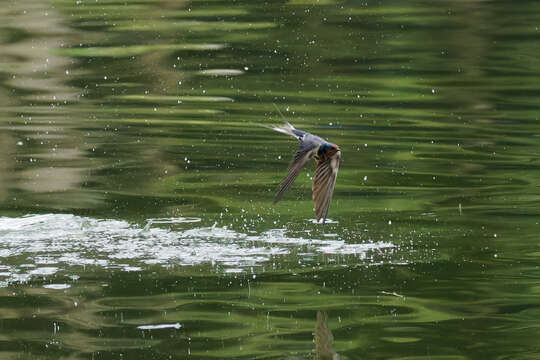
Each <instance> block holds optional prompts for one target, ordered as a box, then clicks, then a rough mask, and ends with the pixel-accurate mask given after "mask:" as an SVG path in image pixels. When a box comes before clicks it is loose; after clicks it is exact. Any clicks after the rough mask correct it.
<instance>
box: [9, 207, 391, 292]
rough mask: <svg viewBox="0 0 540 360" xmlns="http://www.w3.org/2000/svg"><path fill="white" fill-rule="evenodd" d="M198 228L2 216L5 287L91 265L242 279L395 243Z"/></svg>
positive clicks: (186, 223)
mask: <svg viewBox="0 0 540 360" xmlns="http://www.w3.org/2000/svg"><path fill="white" fill-rule="evenodd" d="M200 221H201V219H198V218H158V219H149V220H148V221H147V224H146V226H144V227H140V226H138V225H136V224H131V223H129V222H127V221H122V220H113V219H95V218H90V217H81V216H75V215H71V214H45V215H27V216H23V217H18V218H10V217H0V286H6V284H8V283H10V282H25V281H28V280H30V279H31V278H36V277H46V276H52V275H55V274H57V273H58V272H60V271H67V272H68V273H69V274H71V275H70V276H73V273H78V272H79V271H84V267H85V266H97V267H102V268H106V269H120V270H122V271H143V270H144V269H145V268H146V267H148V266H150V265H162V266H166V267H168V266H171V265H173V266H193V265H200V264H204V263H208V264H211V265H219V268H220V271H223V272H237V271H246V269H247V268H248V267H253V266H260V265H263V264H264V263H266V262H269V261H273V262H276V261H277V262H279V257H287V256H302V258H305V259H306V260H310V259H312V258H313V257H314V256H316V255H317V254H326V255H354V256H356V257H358V258H359V259H365V258H366V254H367V253H368V252H372V251H381V250H382V249H385V248H392V247H394V245H393V244H392V243H389V242H369V243H361V244H349V243H347V242H346V241H344V240H342V239H339V238H338V236H337V234H323V235H322V239H315V238H311V237H308V236H311V235H310V232H305V231H304V232H301V233H302V234H303V235H302V236H296V235H298V232H297V233H294V235H293V236H291V235H289V232H288V230H287V229H270V230H267V231H265V232H262V233H255V234H254V233H253V232H246V233H242V232H237V231H234V230H231V229H228V228H226V227H219V226H211V227H201V226H197V225H198V223H199V222H200ZM153 224H171V226H170V227H166V228H163V226H161V227H160V226H158V225H156V226H152V225H153ZM172 225H174V226H172ZM334 235H335V236H334ZM300 254H303V255H300ZM21 257H23V258H24V264H22V265H21V264H19V262H20V259H21Z"/></svg>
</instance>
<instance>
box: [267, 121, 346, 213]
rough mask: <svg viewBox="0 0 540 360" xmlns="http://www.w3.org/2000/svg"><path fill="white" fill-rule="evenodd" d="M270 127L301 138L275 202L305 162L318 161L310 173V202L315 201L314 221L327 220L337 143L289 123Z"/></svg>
mask: <svg viewBox="0 0 540 360" xmlns="http://www.w3.org/2000/svg"><path fill="white" fill-rule="evenodd" d="M269 128H270V129H273V130H276V131H279V132H281V133H284V134H287V135H290V136H293V137H295V138H297V139H298V140H299V141H300V149H299V150H298V152H297V153H296V154H295V155H294V157H293V159H292V161H291V164H290V165H289V173H288V174H287V176H286V177H285V179H283V181H282V182H281V184H280V188H279V191H278V192H277V194H276V198H275V200H274V203H277V202H278V201H279V200H280V199H281V197H282V196H283V194H284V193H285V191H287V190H288V189H289V188H290V187H291V185H292V183H293V182H294V180H295V179H296V177H297V176H298V174H299V173H300V171H301V170H302V168H303V167H304V165H306V164H307V163H308V161H309V159H311V158H314V159H315V161H317V169H316V170H315V176H313V187H312V190H313V202H314V203H315V216H316V217H317V221H319V220H320V219H323V223H324V222H325V221H326V216H327V215H328V208H329V207H330V201H331V200H332V193H333V192H334V185H335V184H336V178H337V174H338V169H339V162H340V159H341V151H340V149H339V146H337V145H335V144H332V143H329V142H327V141H325V140H324V139H323V138H321V137H319V136H317V135H313V134H310V133H308V132H305V131H301V130H296V129H295V128H294V127H293V126H292V125H291V124H289V123H288V122H285V125H284V126H270V127H269Z"/></svg>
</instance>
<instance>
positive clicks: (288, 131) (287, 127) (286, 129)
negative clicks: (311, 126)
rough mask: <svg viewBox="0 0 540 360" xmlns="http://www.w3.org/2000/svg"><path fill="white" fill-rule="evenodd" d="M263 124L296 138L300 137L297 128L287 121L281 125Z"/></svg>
mask: <svg viewBox="0 0 540 360" xmlns="http://www.w3.org/2000/svg"><path fill="white" fill-rule="evenodd" d="M263 126H264V127H267V128H269V129H272V130H275V131H278V132H280V133H283V134H287V135H290V136H292V137H295V138H296V139H300V136H299V134H298V130H296V129H295V128H294V126H292V125H291V124H290V123H288V122H287V121H286V122H285V125H283V126H268V125H263Z"/></svg>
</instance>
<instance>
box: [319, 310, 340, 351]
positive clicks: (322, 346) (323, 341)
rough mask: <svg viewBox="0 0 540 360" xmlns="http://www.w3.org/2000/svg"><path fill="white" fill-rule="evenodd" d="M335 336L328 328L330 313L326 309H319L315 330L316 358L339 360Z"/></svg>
mask: <svg viewBox="0 0 540 360" xmlns="http://www.w3.org/2000/svg"><path fill="white" fill-rule="evenodd" d="M333 342H334V337H333V336H332V332H331V331H330V329H328V315H327V314H326V312H325V311H317V329H316V330H315V359H317V360H339V359H340V357H339V354H338V353H336V350H334V347H333V346H332V343H333Z"/></svg>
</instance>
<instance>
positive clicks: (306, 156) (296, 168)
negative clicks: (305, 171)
mask: <svg viewBox="0 0 540 360" xmlns="http://www.w3.org/2000/svg"><path fill="white" fill-rule="evenodd" d="M302 145H303V144H302ZM302 145H301V147H300V150H298V152H297V153H296V154H295V155H294V157H293V159H292V160H291V164H290V165H289V173H288V174H287V176H286V177H285V179H283V181H281V183H280V184H279V190H278V192H277V193H276V198H275V199H274V204H275V203H277V202H278V201H279V200H280V199H281V197H282V196H283V194H284V193H285V191H287V190H288V189H289V188H290V187H291V185H292V184H293V182H294V180H295V179H296V178H297V177H298V174H300V171H301V170H302V168H303V167H304V166H305V165H306V164H307V162H308V161H309V160H310V159H311V158H312V157H313V155H315V153H316V152H317V148H318V146H316V145H315V144H313V145H312V146H302Z"/></svg>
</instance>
